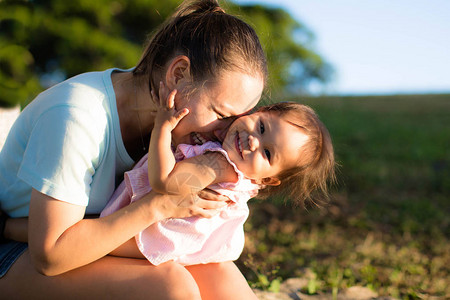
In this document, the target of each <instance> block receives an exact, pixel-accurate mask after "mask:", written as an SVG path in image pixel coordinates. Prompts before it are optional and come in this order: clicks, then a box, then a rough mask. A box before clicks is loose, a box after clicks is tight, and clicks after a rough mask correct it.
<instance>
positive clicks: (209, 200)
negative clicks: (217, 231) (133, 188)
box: [138, 189, 229, 220]
mask: <svg viewBox="0 0 450 300" xmlns="http://www.w3.org/2000/svg"><path fill="white" fill-rule="evenodd" d="M199 195H201V197H200V196H199ZM199 195H197V194H190V195H187V196H173V195H163V194H157V193H156V192H154V191H151V192H150V193H148V194H147V195H145V196H144V197H143V198H142V199H140V200H139V201H143V200H144V199H146V200H144V201H151V202H152V205H151V209H152V212H153V213H154V214H155V217H156V219H159V220H164V219H168V218H187V217H192V216H197V217H204V218H211V217H213V216H215V215H216V214H218V213H219V211H220V209H221V208H223V207H224V206H226V205H227V204H228V203H227V200H229V199H228V198H227V197H224V196H221V195H218V194H217V193H215V192H214V191H211V190H209V189H206V190H203V191H201V192H200V193H199ZM139 201H138V202H139Z"/></svg>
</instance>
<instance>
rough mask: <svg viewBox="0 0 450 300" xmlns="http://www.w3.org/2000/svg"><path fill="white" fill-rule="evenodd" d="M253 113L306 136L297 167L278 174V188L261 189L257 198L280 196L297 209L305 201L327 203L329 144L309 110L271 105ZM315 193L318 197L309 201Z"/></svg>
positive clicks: (291, 104) (284, 104) (322, 127)
mask: <svg viewBox="0 0 450 300" xmlns="http://www.w3.org/2000/svg"><path fill="white" fill-rule="evenodd" d="M257 111H258V112H268V113H272V114H276V115H277V116H278V117H280V118H282V119H283V120H285V121H287V122H289V123H290V124H292V125H294V126H297V127H298V128H299V129H300V130H301V131H302V132H303V133H304V134H306V135H307V136H308V139H307V141H306V142H305V144H304V145H303V146H302V147H301V148H300V149H299V150H298V151H299V157H300V158H299V161H298V162H297V166H295V167H293V168H291V169H289V170H284V171H282V172H281V173H280V174H278V176H277V177H278V179H279V180H280V181H281V184H280V185H279V186H267V187H265V188H264V189H261V190H260V191H259V193H258V198H267V197H268V196H271V195H273V194H282V195H283V196H287V197H288V198H290V199H291V200H293V201H294V203H295V204H300V205H301V206H304V204H305V201H307V200H309V201H311V202H312V203H314V204H315V205H317V206H320V204H323V203H324V202H325V201H324V200H325V199H328V183H330V182H331V183H334V181H335V173H334V166H335V161H334V151H333V144H332V142H331V137H330V134H329V132H328V130H327V128H326V127H325V125H324V124H323V123H322V122H321V121H320V120H319V117H318V116H317V114H316V113H315V112H314V110H313V109H312V108H310V107H309V106H306V105H302V104H299V103H295V102H281V103H275V104H271V105H267V106H263V107H260V108H259V109H258V110H257ZM317 193H318V194H321V195H322V197H313V194H317ZM315 196H318V195H315ZM323 196H325V197H323Z"/></svg>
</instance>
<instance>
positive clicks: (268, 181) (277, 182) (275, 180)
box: [261, 177, 281, 185]
mask: <svg viewBox="0 0 450 300" xmlns="http://www.w3.org/2000/svg"><path fill="white" fill-rule="evenodd" d="M261 184H264V185H280V184H281V181H280V180H279V179H278V178H275V177H266V178H263V179H262V180H261Z"/></svg>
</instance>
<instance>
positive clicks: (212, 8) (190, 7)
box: [178, 0, 225, 16]
mask: <svg viewBox="0 0 450 300" xmlns="http://www.w3.org/2000/svg"><path fill="white" fill-rule="evenodd" d="M216 12H217V13H225V10H224V9H223V8H222V7H220V5H219V2H218V1H217V0H197V1H184V2H183V3H182V4H181V5H180V13H179V14H178V16H185V15H188V14H191V13H196V14H204V13H216Z"/></svg>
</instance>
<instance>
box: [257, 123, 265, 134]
mask: <svg viewBox="0 0 450 300" xmlns="http://www.w3.org/2000/svg"><path fill="white" fill-rule="evenodd" d="M264 131H266V129H265V127H264V123H263V122H259V132H261V134H263V133H264Z"/></svg>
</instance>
